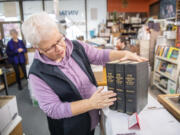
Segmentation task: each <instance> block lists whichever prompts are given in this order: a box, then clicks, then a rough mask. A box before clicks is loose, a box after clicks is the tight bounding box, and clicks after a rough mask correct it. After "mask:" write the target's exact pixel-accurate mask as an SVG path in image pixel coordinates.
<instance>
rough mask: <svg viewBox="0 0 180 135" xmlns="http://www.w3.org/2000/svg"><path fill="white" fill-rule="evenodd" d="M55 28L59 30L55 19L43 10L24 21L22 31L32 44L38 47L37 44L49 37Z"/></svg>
mask: <svg viewBox="0 0 180 135" xmlns="http://www.w3.org/2000/svg"><path fill="white" fill-rule="evenodd" d="M54 28H56V29H57V30H58V27H57V24H56V22H55V20H53V18H52V17H50V16H49V15H48V14H47V13H46V12H41V13H36V14H33V15H31V16H30V17H28V18H27V20H25V21H24V23H23V24H22V33H23V35H24V37H25V39H26V40H27V41H28V42H29V43H30V44H31V45H33V46H35V47H38V46H37V45H38V44H39V43H40V42H41V41H42V40H45V39H47V38H48V37H49V34H51V33H50V31H51V30H53V29H54Z"/></svg>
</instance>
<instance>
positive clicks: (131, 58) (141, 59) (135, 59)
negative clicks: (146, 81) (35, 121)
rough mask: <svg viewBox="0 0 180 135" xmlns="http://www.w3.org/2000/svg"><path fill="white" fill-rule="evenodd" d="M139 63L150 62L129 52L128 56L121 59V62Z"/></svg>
mask: <svg viewBox="0 0 180 135" xmlns="http://www.w3.org/2000/svg"><path fill="white" fill-rule="evenodd" d="M127 60H130V61H137V62H144V61H148V59H146V58H143V57H140V56H138V55H136V54H135V53H132V52H129V51H127V53H126V55H125V56H124V57H123V58H121V59H120V61H121V62H122V61H127Z"/></svg>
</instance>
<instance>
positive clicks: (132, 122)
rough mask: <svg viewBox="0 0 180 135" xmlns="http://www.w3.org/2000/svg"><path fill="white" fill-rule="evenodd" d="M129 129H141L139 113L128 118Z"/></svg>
mask: <svg viewBox="0 0 180 135" xmlns="http://www.w3.org/2000/svg"><path fill="white" fill-rule="evenodd" d="M128 128H129V129H132V128H136V129H140V124H139V118H138V115H137V113H134V114H133V115H131V116H130V117H129V118H128Z"/></svg>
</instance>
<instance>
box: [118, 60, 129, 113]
mask: <svg viewBox="0 0 180 135" xmlns="http://www.w3.org/2000/svg"><path fill="white" fill-rule="evenodd" d="M126 63H128V61H126V62H119V63H116V65H115V70H116V73H115V74H116V92H117V111H119V112H123V113H124V112H126V110H125V109H126V107H125V105H126V104H125V98H126V97H125V96H126V93H125V86H124V84H125V79H124V75H125V74H124V73H125V64H126Z"/></svg>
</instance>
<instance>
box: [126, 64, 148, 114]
mask: <svg viewBox="0 0 180 135" xmlns="http://www.w3.org/2000/svg"><path fill="white" fill-rule="evenodd" d="M125 91H126V113H127V114H133V113H134V112H137V113H139V112H140V111H141V110H142V109H143V108H144V107H145V105H146V104H147V95H148V62H131V63H128V64H126V65H125Z"/></svg>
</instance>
